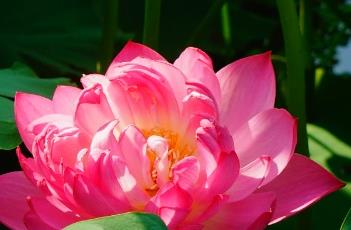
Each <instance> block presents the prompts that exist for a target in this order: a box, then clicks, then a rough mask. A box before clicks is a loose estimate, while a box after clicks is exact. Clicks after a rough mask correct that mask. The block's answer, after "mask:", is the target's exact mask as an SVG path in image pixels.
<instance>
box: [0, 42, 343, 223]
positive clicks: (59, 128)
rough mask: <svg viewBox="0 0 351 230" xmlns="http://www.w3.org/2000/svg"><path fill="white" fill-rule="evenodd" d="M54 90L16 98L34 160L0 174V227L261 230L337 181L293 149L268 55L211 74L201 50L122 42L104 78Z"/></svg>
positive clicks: (290, 124)
mask: <svg viewBox="0 0 351 230" xmlns="http://www.w3.org/2000/svg"><path fill="white" fill-rule="evenodd" d="M81 81H82V84H83V86H84V89H83V90H80V89H78V88H75V87H70V86H59V87H58V88H57V89H56V91H55V94H54V96H53V99H52V100H49V99H46V98H43V97H40V96H36V95H31V94H25V93H17V95H16V98H15V117H16V122H17V126H18V129H19V132H20V134H21V136H22V139H23V141H24V143H25V145H26V146H27V148H28V149H29V150H31V152H32V154H33V158H25V157H24V156H23V155H22V154H21V152H20V149H18V158H19V161H20V164H21V166H22V169H23V172H22V171H20V172H12V173H7V174H4V175H1V176H0V188H1V190H0V207H2V208H1V209H0V221H1V222H2V223H4V224H5V225H7V226H8V227H10V228H13V229H26V228H27V229H60V228H63V227H65V226H67V225H69V224H71V223H74V222H76V221H80V220H85V219H90V218H94V217H99V216H105V215H110V214H116V213H123V212H128V211H145V212H151V213H155V214H157V215H159V216H160V217H161V218H162V219H163V221H164V222H165V223H166V224H167V226H168V227H169V228H170V229H190V228H191V229H201V228H205V229H219V228H221V227H223V229H262V228H264V227H265V226H266V225H267V224H270V223H275V222H277V221H279V220H281V219H283V218H286V217H288V216H290V215H293V214H294V213H296V212H298V211H300V210H301V209H303V208H305V207H306V206H308V205H310V204H311V203H313V202H315V201H317V200H319V199H320V198H321V197H323V196H325V195H327V194H328V193H330V192H333V191H335V190H337V189H338V188H340V187H341V186H342V185H343V184H342V183H341V182H340V181H338V180H337V179H336V178H335V177H334V176H332V175H331V174H329V173H328V172H327V171H326V170H324V169H323V168H321V167H320V166H318V165H317V164H316V163H314V162H313V161H312V160H310V159H308V158H306V157H304V156H302V155H299V154H296V153H294V148H295V144H296V121H295V119H294V118H293V117H292V116H291V115H290V114H289V113H288V112H287V111H286V110H283V109H275V108H273V106H274V100H275V77H274V72H273V68H272V64H271V61H270V53H269V52H267V53H264V54H259V55H254V56H250V57H247V58H244V59H240V60H238V61H236V62H234V63H232V64H229V65H228V66H226V67H224V68H223V69H221V70H220V71H218V72H217V73H215V72H214V71H213V66H212V62H211V59H210V58H209V57H208V56H207V55H206V54H205V53H204V52H202V51H201V50H199V49H196V48H187V49H186V50H185V51H184V52H183V53H182V54H181V55H180V57H179V58H178V59H177V60H176V61H175V63H174V64H170V63H169V62H167V61H166V60H165V59H164V58H163V57H162V56H160V55H159V54H158V53H156V52H155V51H153V50H151V49H150V48H148V47H145V46H143V45H140V44H136V43H132V42H129V43H128V44H127V45H126V46H125V47H124V49H123V50H122V51H121V52H120V53H119V54H118V56H117V57H116V58H115V59H114V60H113V62H112V64H111V66H110V67H109V69H108V70H107V73H106V74H105V76H103V75H98V74H92V75H85V76H83V77H82V79H81Z"/></svg>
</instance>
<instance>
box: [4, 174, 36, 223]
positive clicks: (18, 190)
mask: <svg viewBox="0 0 351 230" xmlns="http://www.w3.org/2000/svg"><path fill="white" fill-rule="evenodd" d="M0 189H1V193H0V207H1V208H0V222H1V223H3V224H5V225H6V226H8V227H9V228H11V229H15V230H17V229H26V227H25V225H24V224H23V218H24V215H25V214H26V213H27V212H28V211H29V206H28V204H27V202H26V198H27V196H31V195H37V196H38V195H40V194H39V191H38V190H37V188H36V187H34V186H33V185H32V184H31V183H30V182H29V181H28V180H27V178H26V177H25V176H24V174H23V172H19V171H17V172H11V173H7V174H3V175H1V176H0Z"/></svg>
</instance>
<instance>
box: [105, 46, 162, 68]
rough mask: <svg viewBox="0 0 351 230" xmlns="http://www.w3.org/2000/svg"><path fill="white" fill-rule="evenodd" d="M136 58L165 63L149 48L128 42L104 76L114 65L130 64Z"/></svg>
mask: <svg viewBox="0 0 351 230" xmlns="http://www.w3.org/2000/svg"><path fill="white" fill-rule="evenodd" d="M136 57H142V58H147V59H151V60H160V61H166V60H165V59H164V58H163V57H162V56H161V55H160V54H158V53H157V52H156V51H154V50H152V49H151V48H149V47H147V46H144V45H142V44H139V43H136V42H132V41H128V42H127V44H126V45H125V46H124V47H123V49H122V50H121V51H120V52H119V53H118V55H117V56H116V57H115V58H114V59H113V61H112V64H111V65H110V67H109V68H108V70H107V72H106V75H108V73H109V71H110V69H112V68H114V65H115V64H117V63H119V62H132V61H133V59H135V58H136Z"/></svg>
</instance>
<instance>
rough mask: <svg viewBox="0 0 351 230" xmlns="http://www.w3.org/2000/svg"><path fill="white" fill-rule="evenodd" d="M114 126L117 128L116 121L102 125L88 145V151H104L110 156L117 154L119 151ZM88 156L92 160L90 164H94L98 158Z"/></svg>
mask: <svg viewBox="0 0 351 230" xmlns="http://www.w3.org/2000/svg"><path fill="white" fill-rule="evenodd" d="M116 126H118V121H117V120H113V121H111V122H109V123H107V124H105V125H103V126H102V127H101V128H100V129H99V130H98V131H97V132H96V133H95V135H94V136H93V139H92V141H91V144H90V149H97V150H104V151H108V152H111V154H117V153H118V152H120V151H121V150H120V148H119V146H118V142H117V139H116V136H115V133H114V130H115V129H116ZM100 152H101V151H100ZM89 156H90V157H92V158H93V160H94V162H93V163H92V164H95V162H96V161H97V159H98V158H99V155H94V154H90V155H89Z"/></svg>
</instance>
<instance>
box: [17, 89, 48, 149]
mask: <svg viewBox="0 0 351 230" xmlns="http://www.w3.org/2000/svg"><path fill="white" fill-rule="evenodd" d="M53 112H54V109H53V105H52V102H51V101H50V100H49V99H47V98H44V97H41V96H37V95H33V94H27V93H16V96H15V119H16V124H17V128H18V131H19V133H20V135H21V137H22V140H23V142H24V144H25V145H26V147H27V148H28V149H29V150H32V143H33V140H34V135H33V134H31V133H29V132H28V131H27V126H28V124H30V123H31V122H32V121H33V120H35V119H37V118H39V117H41V116H43V115H46V114H50V113H53Z"/></svg>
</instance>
